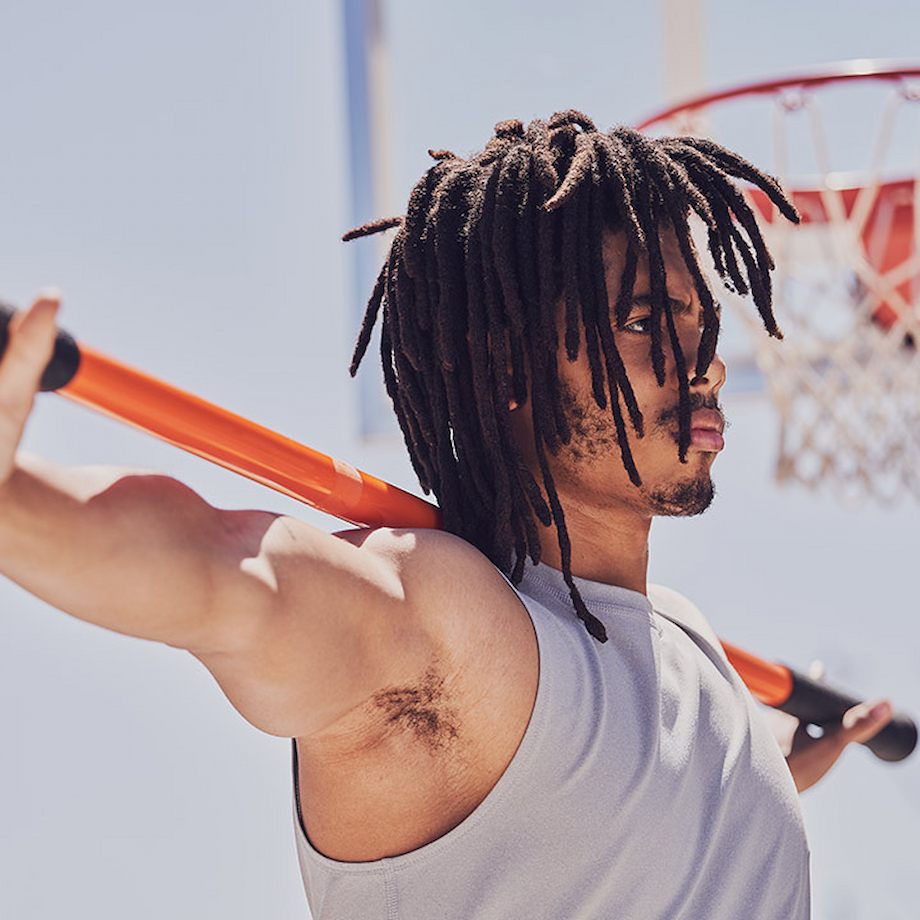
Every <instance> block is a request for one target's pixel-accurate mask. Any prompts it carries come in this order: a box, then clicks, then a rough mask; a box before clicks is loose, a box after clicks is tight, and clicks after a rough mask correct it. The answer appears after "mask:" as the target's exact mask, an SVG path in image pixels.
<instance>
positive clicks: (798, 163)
mask: <svg viewBox="0 0 920 920" xmlns="http://www.w3.org/2000/svg"><path fill="white" fill-rule="evenodd" d="M918 102H920V64H910V65H908V64H903V63H892V62H883V61H851V62H848V63H845V64H841V65H837V66H834V67H830V68H827V69H824V70H822V71H819V72H813V73H809V74H800V75H797V76H793V77H786V78H782V79H777V80H769V81H763V82H759V83H751V84H748V85H745V86H739V87H735V88H732V89H727V90H722V91H718V92H714V93H710V94H708V95H706V96H700V97H698V98H695V99H691V100H689V101H687V102H683V103H681V104H679V105H675V106H672V107H670V108H668V109H667V110H665V111H663V112H660V113H658V114H656V115H653V116H652V117H650V118H646V119H645V120H644V121H642V122H641V123H640V124H639V125H638V126H637V127H638V128H639V129H640V130H643V131H646V132H647V133H650V134H655V135H660V134H696V135H698V136H705V137H711V138H713V139H716V140H718V141H719V142H720V143H724V144H725V145H726V146H728V147H730V148H732V149H733V150H737V151H738V152H739V153H741V154H742V155H743V156H746V157H748V158H749V159H751V160H752V161H753V162H754V163H756V164H757V165H758V166H759V167H761V168H763V169H765V170H766V171H767V172H772V173H773V174H774V175H776V177H777V178H778V179H779V181H780V183H781V185H782V186H783V188H784V189H786V191H787V193H788V194H789V196H790V197H791V199H792V201H793V203H794V204H795V206H796V208H798V210H799V212H800V214H801V215H802V223H801V225H799V226H798V227H796V226H793V225H790V224H789V223H788V222H787V221H785V220H782V219H777V216H778V215H777V211H776V208H775V206H774V205H773V203H772V202H770V201H769V199H768V198H767V197H766V196H765V195H763V193H761V192H760V191H759V190H757V189H752V188H749V189H746V190H745V196H746V198H747V200H748V202H749V204H750V205H751V207H752V209H753V210H754V213H755V214H756V215H757V216H758V218H759V219H760V222H761V225H762V228H763V234H764V238H765V240H766V241H767V244H768V246H769V247H770V250H771V252H772V253H773V256H774V259H775V261H776V272H775V274H774V290H775V294H774V309H775V313H776V317H777V320H778V321H779V324H780V327H781V328H782V329H783V331H784V334H785V339H784V340H783V341H777V340H775V339H772V338H770V337H769V336H767V335H766V333H765V332H764V329H763V327H762V325H761V324H760V321H759V318H758V317H757V316H756V314H755V312H754V311H752V310H751V309H750V307H749V305H747V304H745V302H744V300H743V299H742V298H741V297H740V296H738V295H736V294H733V293H731V292H730V291H727V290H724V288H723V287H722V281H721V279H719V278H718V277H717V276H716V275H715V273H714V269H713V268H712V267H711V266H710V272H711V273H712V275H713V287H714V289H715V290H717V291H719V297H720V299H721V300H723V301H725V302H727V303H728V304H729V306H730V307H731V308H732V309H733V313H734V314H735V315H737V316H739V317H740V318H741V320H742V322H743V323H744V325H745V327H746V328H747V331H748V332H749V334H750V342H751V348H752V349H753V357H754V360H755V361H756V363H757V365H758V367H759V368H760V370H761V371H762V372H763V374H764V376H765V378H766V383H767V390H768V392H769V394H770V397H771V399H772V401H773V403H774V405H775V406H776V409H777V412H778V416H779V423H780V437H779V453H778V458H777V466H776V476H777V479H778V480H779V481H780V482H790V481H796V482H800V483H803V484H805V485H806V486H807V487H809V488H817V487H818V486H821V485H825V484H826V485H832V486H834V487H835V488H836V489H837V490H838V492H839V493H840V494H841V496H842V497H843V498H845V499H855V498H858V497H863V496H866V495H869V496H873V497H875V498H877V499H879V500H881V501H883V502H891V501H894V500H896V499H899V498H901V497H902V496H903V495H904V494H905V493H907V494H913V495H914V496H915V498H920V354H918V351H920V247H918V243H920V233H918V220H920V216H918V215H920V208H918V201H917V199H918V195H920V182H918V181H917V175H918V172H920V169H918V167H920V105H917V104H916V103H918ZM867 142H871V143H868V146H869V149H868V150H860V147H861V146H862V145H865V144H866V143H867ZM841 158H843V159H841ZM700 250H701V251H705V246H703V245H701V246H700ZM723 290H724V295H723V293H722V291H723ZM729 374H731V367H729Z"/></svg>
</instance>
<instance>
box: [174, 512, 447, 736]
mask: <svg viewBox="0 0 920 920" xmlns="http://www.w3.org/2000/svg"><path fill="white" fill-rule="evenodd" d="M227 515H229V517H227V518H226V519H225V535H226V540H225V542H226V545H225V546H224V547H222V548H221V551H220V552H221V556H222V562H221V567H222V569H223V574H218V576H216V577H217V580H218V582H219V587H218V588H217V589H216V594H217V604H218V607H219V612H218V615H217V617H216V620H217V622H218V623H220V624H221V626H220V628H219V631H218V633H217V634H215V636H214V637H213V639H214V642H213V643H212V646H211V648H209V649H189V651H191V652H192V654H193V655H195V657H196V658H198V659H199V660H200V661H201V662H202V663H203V664H204V665H205V666H206V667H207V668H208V670H209V671H210V672H211V673H212V675H213V676H214V678H215V679H216V680H217V681H218V683H219V684H220V686H221V688H222V689H223V691H224V693H225V694H226V695H227V697H228V699H229V700H230V702H231V703H232V704H233V705H234V707H235V708H236V709H237V710H238V711H239V712H240V713H241V715H243V716H244V718H246V719H247V720H248V721H249V722H250V723H252V724H253V725H255V726H256V727H257V728H260V729H261V730H262V731H265V732H268V733H269V734H272V735H278V736H281V737H304V736H308V735H310V734H313V733H315V732H317V731H319V730H321V729H323V728H325V727H327V726H328V725H330V724H332V723H334V722H335V721H337V720H338V719H339V718H341V716H343V715H344V714H345V713H346V712H349V711H351V710H352V709H354V708H355V707H356V706H358V705H360V704H361V703H362V702H363V701H365V700H366V699H367V698H368V697H369V696H371V695H372V694H373V693H374V692H375V691H377V690H379V689H380V688H382V687H383V686H386V685H388V684H390V683H392V682H393V681H395V680H398V679H400V678H402V677H404V676H405V677H411V676H412V675H413V674H414V673H415V671H416V670H418V669H422V670H424V662H425V660H426V659H427V658H428V657H430V655H431V654H432V653H433V649H432V643H431V641H430V639H429V637H428V636H427V635H426V634H425V631H424V630H423V629H422V628H421V627H420V624H419V621H418V618H417V617H416V616H415V615H414V613H413V610H412V608H411V605H410V604H409V602H408V601H407V599H406V597H405V594H404V591H403V585H402V581H401V579H400V574H399V567H398V565H397V564H396V562H395V560H394V558H393V557H392V556H389V555H388V554H387V553H381V552H379V551H378V549H377V547H379V545H380V543H381V540H380V539H379V538H375V537H374V535H373V534H370V535H368V534H367V532H352V533H351V534H348V535H347V537H348V539H341V538H339V537H336V536H333V535H331V534H327V533H324V532H322V531H320V530H318V529H316V528H313V527H311V526H310V525H308V524H306V523H304V522H303V521H299V520H297V519H296V518H291V517H286V516H281V515H272V514H268V513H266V512H251V511H245V512H227ZM362 537H367V539H366V540H365V539H362ZM368 544H372V545H368Z"/></svg>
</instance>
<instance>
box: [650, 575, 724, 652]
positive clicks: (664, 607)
mask: <svg viewBox="0 0 920 920" xmlns="http://www.w3.org/2000/svg"><path fill="white" fill-rule="evenodd" d="M648 599H649V600H650V601H651V603H652V608H653V609H654V610H655V611H656V612H657V613H659V614H661V615H663V616H665V617H668V618H669V619H671V620H675V621H676V622H678V623H679V624H680V625H681V626H685V627H689V628H690V629H692V630H694V632H697V633H699V634H700V635H701V636H702V637H703V638H704V639H705V640H706V641H707V642H709V644H710V645H712V646H713V647H714V648H715V650H716V651H717V652H718V653H719V655H721V657H722V658H726V656H725V651H724V649H723V648H722V643H721V642H720V641H719V637H718V635H717V634H716V631H715V629H713V627H712V624H711V623H710V622H709V620H708V619H707V618H706V617H705V616H704V615H703V612H702V611H701V610H700V608H699V607H697V605H696V604H694V603H693V601H691V600H690V599H689V598H688V597H686V596H685V595H684V594H681V593H680V591H676V590H674V588H668V587H666V586H665V585H657V584H650V585H649V586H648ZM726 660H727V658H726Z"/></svg>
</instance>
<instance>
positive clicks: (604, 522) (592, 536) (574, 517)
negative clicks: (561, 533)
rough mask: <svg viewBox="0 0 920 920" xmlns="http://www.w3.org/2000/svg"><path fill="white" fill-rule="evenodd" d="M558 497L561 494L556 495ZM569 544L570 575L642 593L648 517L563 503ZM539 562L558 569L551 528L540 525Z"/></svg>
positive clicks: (559, 557) (644, 590) (559, 561)
mask: <svg viewBox="0 0 920 920" xmlns="http://www.w3.org/2000/svg"><path fill="white" fill-rule="evenodd" d="M560 499H562V496H560ZM563 508H564V511H565V524H566V529H567V530H568V533H569V543H570V545H571V547H572V574H573V575H577V576H578V577H579V578H587V579H589V580H591V581H598V582H601V583H603V584H607V585H618V586H619V587H621V588H628V589H629V590H631V591H638V592H640V593H641V594H646V593H647V590H648V583H647V578H648V535H649V530H650V529H651V524H652V519H651V517H649V516H642V515H640V514H638V513H637V512H636V511H634V510H632V509H628V508H604V509H597V508H590V507H586V506H584V505H581V504H578V503H573V502H568V503H566V502H563ZM539 531H540V545H541V548H542V553H543V558H542V561H543V562H545V563H546V564H547V565H550V566H552V567H553V568H554V569H560V570H561V569H562V554H561V553H560V551H559V544H558V540H557V537H556V528H555V527H548V528H547V527H541V528H539Z"/></svg>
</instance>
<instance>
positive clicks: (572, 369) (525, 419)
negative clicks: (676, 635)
mask: <svg viewBox="0 0 920 920" xmlns="http://www.w3.org/2000/svg"><path fill="white" fill-rule="evenodd" d="M661 247H662V256H663V258H664V262H665V269H666V272H667V289H668V296H669V298H671V300H672V301H673V303H672V309H673V311H674V321H675V325H676V328H677V332H678V336H679V339H680V343H681V348H682V350H683V353H684V357H685V361H686V365H687V368H688V380H690V381H691V386H690V394H691V407H692V408H693V409H703V408H706V409H710V410H717V411H720V410H719V403H718V396H719V390H720V389H721V387H722V385H723V384H724V382H725V373H726V369H725V364H724V362H723V361H722V359H721V357H719V355H718V354H717V355H716V356H715V357H714V359H713V361H712V364H711V365H710V366H709V368H708V369H707V371H706V373H705V374H704V376H702V377H700V378H699V379H694V368H695V365H696V356H697V350H698V348H699V345H700V338H701V329H702V307H701V304H700V302H699V297H698V296H697V294H696V290H695V288H694V286H693V280H692V278H691V277H690V274H689V272H688V271H687V268H686V265H685V264H684V261H683V258H682V256H681V254H680V251H679V249H678V244H677V240H676V238H675V236H674V234H673V232H672V231H670V230H663V231H662V233H661ZM624 251H625V247H624V238H623V235H622V234H613V233H610V234H608V235H607V236H606V237H605V240H604V247H603V252H604V263H605V271H606V280H607V296H608V300H609V302H610V303H611V304H613V303H615V302H616V299H617V296H618V294H619V287H620V276H621V274H622V271H623V261H624ZM650 293H651V289H650V284H649V276H648V262H647V260H646V259H640V262H639V267H638V271H637V275H636V283H635V285H634V295H633V296H634V300H635V301H636V302H635V303H634V305H633V307H632V309H631V312H630V314H629V316H628V317H627V321H626V323H625V324H624V326H623V328H622V329H614V340H615V342H616V345H617V349H618V351H619V353H620V356H621V358H622V360H623V363H624V365H625V367H626V372H627V374H628V376H629V380H630V382H631V383H632V386H633V390H634V392H635V395H636V400H637V402H638V404H639V408H640V410H641V411H642V414H643V417H644V421H645V433H644V436H643V437H641V438H639V437H637V436H636V434H635V432H634V431H633V430H632V428H631V426H629V425H628V421H627V426H628V433H629V438H630V445H631V448H632V455H633V459H634V460H635V463H636V468H637V469H638V471H639V475H640V477H641V479H642V486H640V487H637V486H635V485H633V483H632V482H630V480H629V476H628V474H627V472H626V470H625V468H624V467H623V461H622V458H621V456H620V449H619V446H618V444H617V439H616V429H615V426H614V421H613V416H612V414H611V412H610V410H609V408H608V409H601V408H600V407H599V406H598V405H597V403H596V402H595V401H594V397H593V395H592V393H591V372H590V367H589V364H588V358H587V355H586V352H585V349H584V342H583V341H582V346H581V348H580V351H579V356H578V358H577V359H576V360H575V361H574V362H572V361H569V360H568V358H567V356H566V355H565V353H564V346H563V345H562V344H561V343H562V341H563V335H562V325H561V324H562V316H563V311H562V308H561V306H560V310H559V329H560V335H559V340H560V356H559V362H558V363H559V373H560V378H561V381H562V384H563V394H562V395H563V400H564V402H565V404H566V407H567V414H568V416H569V418H570V419H571V422H572V429H573V434H572V440H571V442H570V443H569V444H568V445H564V446H563V447H562V448H561V450H560V451H559V453H558V454H557V455H556V456H552V455H550V456H549V462H550V467H551V470H552V472H553V477H554V479H555V482H556V488H557V490H558V492H559V498H560V501H561V503H562V507H563V510H564V512H565V519H566V525H567V526H568V530H569V535H570V538H571V543H572V572H573V574H574V575H578V576H581V577H582V578H589V579H592V580H594V581H601V582H606V583H608V584H616V585H620V586H622V587H624V588H630V589H631V590H634V591H640V592H642V593H643V594H644V593H646V589H647V581H646V576H647V570H648V536H649V529H650V527H651V523H652V518H653V517H654V516H656V515H684V516H686V515H692V514H700V513H701V512H703V511H705V509H706V508H708V507H709V505H710V503H711V502H712V499H713V496H714V494H715V490H714V486H713V483H712V478H711V475H710V471H711V468H712V465H713V462H714V461H715V459H716V456H717V454H718V451H717V449H715V448H714V447H713V445H712V444H709V445H706V446H701V445H700V444H699V443H694V444H691V446H690V448H689V450H688V452H687V463H681V462H680V460H679V458H678V450H677V446H678V443H677V407H678V402H679V396H678V378H677V372H676V363H675V361H674V358H673V355H672V354H671V349H670V346H669V344H668V342H667V339H665V342H664V354H665V360H666V364H665V371H666V376H665V383H664V386H661V387H659V385H658V381H657V380H656V378H655V373H654V370H653V368H652V364H651V360H650V358H649V348H650V344H651V336H650V332H651V324H650V323H651V321H650V314H651V307H650V306H649V304H648V301H647V299H648V297H649V295H650ZM662 324H664V319H662ZM665 336H666V332H665ZM513 415H514V418H515V424H516V436H517V438H518V441H519V443H520V444H521V447H522V450H523V451H524V454H525V457H526V458H527V461H528V465H529V466H530V468H531V470H532V472H533V473H534V475H535V477H536V479H537V481H538V482H539V481H540V476H539V469H538V466H537V461H536V456H535V454H534V450H533V433H532V420H531V415H530V411H529V405H528V404H525V405H524V406H520V407H517V408H515V411H514V413H513ZM624 416H625V409H624ZM709 421H710V422H711V421H712V419H710V420H709ZM702 437H705V436H702ZM710 440H712V438H711V437H710ZM716 440H718V439H716ZM540 535H541V545H542V550H543V560H544V561H545V562H547V563H548V564H549V565H552V566H554V567H556V568H561V567H562V562H561V557H560V552H559V547H558V545H557V542H556V534H555V529H554V528H541V529H540Z"/></svg>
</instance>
